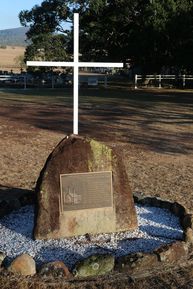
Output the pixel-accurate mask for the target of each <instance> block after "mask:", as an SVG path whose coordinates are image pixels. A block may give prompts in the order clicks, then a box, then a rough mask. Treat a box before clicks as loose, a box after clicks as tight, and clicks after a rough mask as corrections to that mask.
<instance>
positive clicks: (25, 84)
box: [23, 72, 27, 89]
mask: <svg viewBox="0 0 193 289" xmlns="http://www.w3.org/2000/svg"><path fill="white" fill-rule="evenodd" d="M23 80H24V89H26V88H27V72H26V73H25V74H24V78H23Z"/></svg>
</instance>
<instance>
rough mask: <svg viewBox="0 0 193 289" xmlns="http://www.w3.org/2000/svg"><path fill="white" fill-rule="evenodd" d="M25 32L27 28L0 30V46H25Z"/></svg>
mask: <svg viewBox="0 0 193 289" xmlns="http://www.w3.org/2000/svg"><path fill="white" fill-rule="evenodd" d="M27 30H28V28H26V27H19V28H13V29H4V30H0V46H3V45H11V46H14V45H15V46H26V42H25V39H26V32H27Z"/></svg>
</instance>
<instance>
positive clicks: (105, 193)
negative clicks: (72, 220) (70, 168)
mask: <svg viewBox="0 0 193 289" xmlns="http://www.w3.org/2000/svg"><path fill="white" fill-rule="evenodd" d="M60 188H61V196H60V210H61V213H62V212H64V211H72V210H84V209H92V208H105V207H106V208H107V207H112V206H113V193H112V172H111V171H105V172H91V173H76V174H62V175H60Z"/></svg>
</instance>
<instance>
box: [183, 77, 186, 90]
mask: <svg viewBox="0 0 193 289" xmlns="http://www.w3.org/2000/svg"><path fill="white" fill-rule="evenodd" d="M185 86H186V75H185V74H184V75H183V88H185Z"/></svg>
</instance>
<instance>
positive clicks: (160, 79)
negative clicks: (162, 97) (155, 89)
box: [159, 74, 162, 88]
mask: <svg viewBox="0 0 193 289" xmlns="http://www.w3.org/2000/svg"><path fill="white" fill-rule="evenodd" d="M159 88H162V76H161V74H159Z"/></svg>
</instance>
